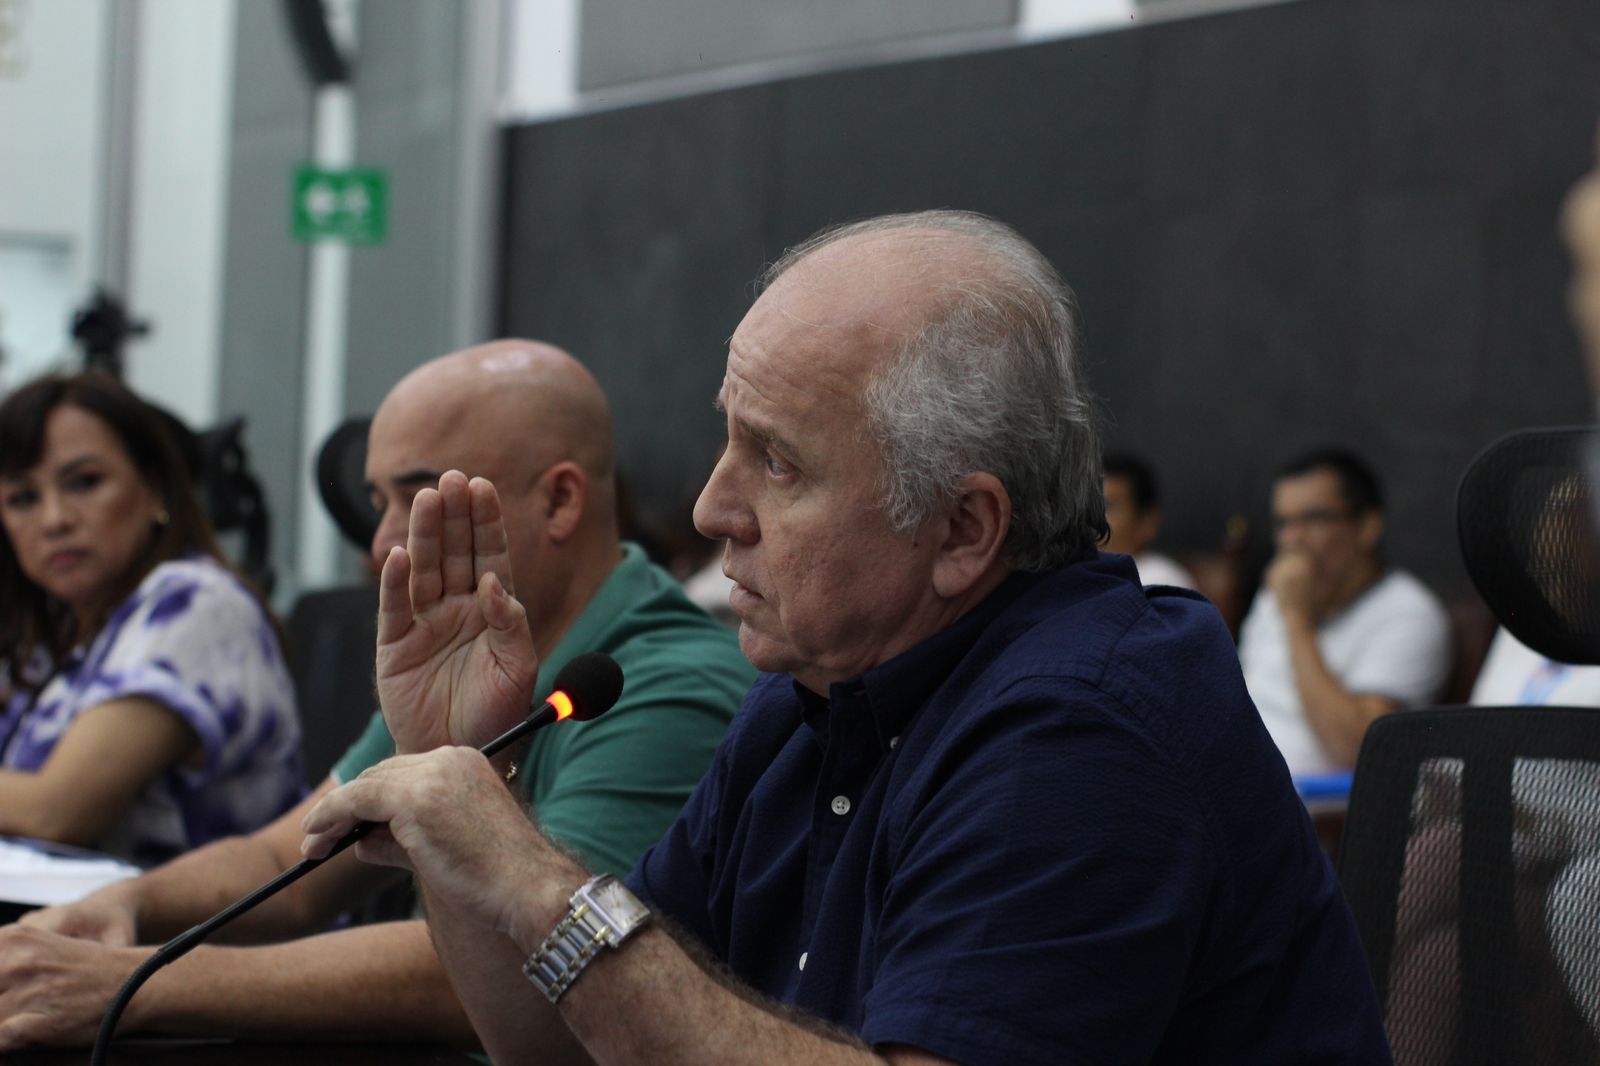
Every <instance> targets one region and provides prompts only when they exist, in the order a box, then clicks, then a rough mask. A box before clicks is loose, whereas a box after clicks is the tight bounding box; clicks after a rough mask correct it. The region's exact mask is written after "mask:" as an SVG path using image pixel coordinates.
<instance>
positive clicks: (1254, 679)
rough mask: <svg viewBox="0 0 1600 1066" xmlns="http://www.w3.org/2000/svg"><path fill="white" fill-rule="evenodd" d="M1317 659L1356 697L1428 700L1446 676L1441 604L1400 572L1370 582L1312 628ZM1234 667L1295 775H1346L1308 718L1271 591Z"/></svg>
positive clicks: (1253, 617)
mask: <svg viewBox="0 0 1600 1066" xmlns="http://www.w3.org/2000/svg"><path fill="white" fill-rule="evenodd" d="M1317 647H1318V649H1319V650H1320V651H1321V653H1322V661H1323V662H1324V663H1325V664H1326V665H1327V667H1328V670H1329V672H1331V673H1332V674H1333V676H1334V677H1335V678H1337V679H1338V681H1339V684H1340V685H1342V686H1344V688H1345V689H1346V690H1347V691H1349V692H1351V693H1354V694H1356V695H1362V696H1368V695H1376V696H1387V697H1388V698H1389V699H1392V700H1394V701H1396V702H1397V703H1399V704H1400V706H1402V707H1417V706H1422V705H1426V704H1428V703H1431V702H1432V701H1434V700H1435V699H1437V698H1438V696H1439V690H1440V689H1441V688H1442V687H1443V686H1444V682H1445V679H1446V678H1447V677H1448V676H1449V672H1450V622H1449V618H1448V617H1447V616H1446V614H1445V611H1444V608H1443V607H1442V606H1440V604H1439V601H1438V599H1436V598H1435V597H1434V595H1433V593H1431V592H1429V591H1428V590H1427V588H1426V587H1424V586H1423V584H1422V582H1420V581H1418V580H1417V579H1416V578H1414V577H1412V576H1411V575H1410V574H1408V573H1406V572H1405V571H1403V570H1391V571H1389V572H1388V573H1386V574H1385V575H1384V576H1383V577H1381V578H1379V579H1378V580H1377V581H1375V582H1373V584H1372V586H1371V587H1370V588H1368V589H1367V590H1366V591H1365V592H1363V593H1362V594H1361V595H1360V596H1358V597H1356V599H1355V601H1354V602H1352V603H1351V604H1350V605H1349V606H1348V607H1346V608H1345V609H1344V610H1343V611H1341V612H1339V614H1337V615H1335V616H1334V617H1332V618H1330V619H1328V620H1327V621H1325V622H1323V623H1322V625H1320V626H1318V627H1317ZM1239 664H1240V666H1242V667H1243V668H1244V680H1245V684H1246V685H1247V686H1248V687H1249V689H1250V698H1251V699H1252V700H1254V701H1255V705H1256V709H1257V710H1259V711H1260V712H1261V720H1262V721H1263V722H1265V723H1266V726H1267V731H1268V732H1269V733H1271V734H1272V739H1273V740H1274V741H1275V742H1276V743H1277V745H1278V750H1279V751H1281V752H1282V753H1283V758H1284V761H1285V762H1287V763H1288V764H1289V772H1290V773H1292V774H1318V773H1329V772H1332V771H1334V770H1348V769H1349V767H1348V766H1344V765H1339V764H1336V763H1334V762H1332V761H1331V760H1330V759H1329V758H1328V756H1327V754H1326V753H1325V752H1324V751H1323V750H1322V745H1321V744H1319V743H1318V742H1317V738H1316V734H1315V733H1313V732H1312V730H1311V726H1310V724H1309V723H1308V722H1307V721H1306V716H1305V709H1304V707H1303V706H1302V705H1301V703H1300V692H1299V689H1298V688H1297V687H1296V686H1295V678H1294V667H1293V665H1292V664H1291V662H1290V660H1289V636H1288V631H1287V630H1286V629H1285V627H1284V624H1283V615H1282V613H1281V612H1280V611H1279V610H1278V601H1277V599H1276V597H1274V596H1273V595H1272V592H1271V591H1270V590H1268V589H1265V588H1263V589H1262V590H1261V592H1260V594H1259V595H1257V596H1256V600H1255V603H1253V604H1252V605H1251V606H1250V613H1249V614H1248V615H1246V616H1245V620H1244V626H1243V628H1242V629H1241V630H1240V634H1239Z"/></svg>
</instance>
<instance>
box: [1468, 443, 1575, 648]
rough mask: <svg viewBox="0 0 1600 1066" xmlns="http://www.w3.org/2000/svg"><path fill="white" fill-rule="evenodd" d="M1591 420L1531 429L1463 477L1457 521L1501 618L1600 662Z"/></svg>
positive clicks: (1546, 644)
mask: <svg viewBox="0 0 1600 1066" xmlns="http://www.w3.org/2000/svg"><path fill="white" fill-rule="evenodd" d="M1597 441H1600V433H1597V431H1596V430H1594V429H1592V428H1589V427H1579V428H1569V429H1535V430H1523V431H1520V432H1517V433H1512V434H1509V435H1507V436H1505V437H1502V438H1500V439H1499V440H1497V441H1495V442H1494V443H1493V444H1491V445H1489V447H1487V448H1485V449H1484V450H1483V452H1482V453H1480V454H1479V455H1478V457H1477V458H1476V459H1474V460H1473V461H1472V464H1471V465H1470V466H1468V467H1467V472H1466V473H1465V474H1464V475H1462V478H1461V485H1460V488H1459V489H1458V490H1457V493H1456V525H1457V531H1458V533H1459V535H1460V539H1461V555H1462V558H1463V560H1464V561H1465V562H1466V565H1467V573H1468V574H1470V575H1471V576H1472V581H1473V583H1474V584H1475V585H1476V586H1477V588H1478V592H1479V594H1480V595H1482V596H1483V599H1484V602H1486V603H1487V604H1488V605H1489V609H1490V610H1491V611H1493V612H1494V616H1495V617H1496V618H1497V619H1499V621H1500V624H1501V625H1503V626H1505V627H1506V628H1507V629H1508V630H1510V631H1511V633H1512V635H1513V636H1515V637H1516V638H1517V639H1518V640H1520V641H1522V643H1524V644H1526V645H1528V647H1530V648H1532V649H1534V650H1535V651H1537V652H1539V653H1541V654H1543V655H1545V656H1547V657H1549V658H1551V659H1555V660H1556V661H1558V662H1564V663H1582V664H1596V663H1600V537H1596V536H1595V532H1594V529H1595V525H1594V515H1595V513H1596V508H1595V503H1594V491H1593V479H1592V478H1591V476H1590V463H1589V459H1590V457H1591V455H1593V454H1594V452H1595V449H1596V448H1597V447H1600V442H1597Z"/></svg>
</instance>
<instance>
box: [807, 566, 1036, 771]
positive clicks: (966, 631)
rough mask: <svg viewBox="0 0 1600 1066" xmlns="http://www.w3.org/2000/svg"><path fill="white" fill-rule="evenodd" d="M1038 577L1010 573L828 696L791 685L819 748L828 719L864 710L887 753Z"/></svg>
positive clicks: (824, 740) (838, 684) (836, 686)
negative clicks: (957, 614)
mask: <svg viewBox="0 0 1600 1066" xmlns="http://www.w3.org/2000/svg"><path fill="white" fill-rule="evenodd" d="M1040 576H1041V575H1038V574H1021V573H1017V574H1012V575H1011V576H1009V577H1007V578H1006V579H1005V581H1003V582H1001V583H1000V586H999V587H998V588H996V589H995V590H994V591H993V592H991V593H989V595H988V596H986V597H984V599H983V601H982V602H981V603H979V604H978V605H977V606H976V607H974V608H972V610H970V611H968V612H967V613H966V614H964V615H962V616H961V617H960V618H958V619H956V620H955V621H954V622H953V623H951V624H950V625H948V626H946V627H945V628H943V629H941V630H939V631H938V632H937V633H935V634H933V635H932V636H930V637H928V638H927V639H925V640H923V641H922V642H921V643H920V644H917V645H916V646H914V647H912V648H909V649H907V650H906V651H903V652H901V653H900V654H899V655H896V656H895V657H894V658H892V659H890V660H888V661H887V662H883V663H879V664H878V665H877V666H874V667H873V668H872V669H870V670H868V671H867V672H866V673H864V674H862V675H860V676H859V677H854V678H849V679H847V680H844V681H837V682H835V683H834V684H833V685H832V686H831V687H830V688H829V690H828V698H827V699H823V698H822V697H821V696H819V695H817V694H816V693H814V692H812V691H811V690H810V689H808V688H806V687H805V686H803V685H801V684H800V683H799V682H798V681H795V682H793V684H794V691H795V695H796V696H797V697H798V698H799V701H800V708H801V714H802V715H803V717H804V719H805V723H806V725H807V726H809V727H810V728H811V730H812V732H813V733H814V734H815V735H816V739H817V742H818V743H819V744H826V743H827V739H828V719H829V717H830V716H831V715H832V714H834V713H835V712H843V713H851V714H854V713H858V712H865V713H868V714H870V715H871V716H872V723H873V727H874V731H875V732H876V734H877V738H878V744H879V745H880V747H881V748H882V749H883V750H884V751H885V752H887V751H888V750H889V749H890V748H891V746H892V742H893V741H895V740H897V739H898V738H899V736H900V734H901V732H903V731H904V729H905V728H906V726H907V725H908V724H909V723H910V721H911V718H912V716H913V715H915V714H916V712H917V709H918V708H919V707H921V706H922V705H923V704H924V703H926V702H927V701H928V698H929V697H930V696H932V695H933V693H934V691H935V690H936V689H938V687H939V686H940V685H942V684H944V681H945V678H947V677H949V675H950V672H951V671H952V670H954V669H955V667H956V664H957V663H959V662H960V661H961V660H962V659H963V658H965V657H966V654H967V652H968V651H970V650H971V649H972V646H973V645H974V644H976V643H977V641H978V638H979V636H981V635H982V633H983V631H984V630H985V629H987V628H988V626H989V623H991V622H993V621H994V620H995V618H996V617H998V616H999V615H1000V614H1001V612H1003V611H1004V610H1005V609H1006V608H1007V607H1009V606H1010V605H1011V604H1012V603H1014V602H1015V601H1016V600H1017V598H1018V597H1020V596H1021V595H1022V594H1023V593H1024V592H1026V591H1027V590H1028V589H1029V588H1031V587H1032V586H1033V585H1034V584H1035V583H1036V582H1037V581H1038V580H1039V579H1040Z"/></svg>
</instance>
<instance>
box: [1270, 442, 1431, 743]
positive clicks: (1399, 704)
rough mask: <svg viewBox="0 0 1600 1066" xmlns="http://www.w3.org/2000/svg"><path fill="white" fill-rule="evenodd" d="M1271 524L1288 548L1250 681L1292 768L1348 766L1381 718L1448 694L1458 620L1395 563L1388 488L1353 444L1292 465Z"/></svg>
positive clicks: (1281, 553)
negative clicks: (1388, 561) (1390, 559)
mask: <svg viewBox="0 0 1600 1066" xmlns="http://www.w3.org/2000/svg"><path fill="white" fill-rule="evenodd" d="M1272 525H1273V530H1274V536H1275V537H1276V540H1277V555H1276V556H1275V557H1274V558H1273V560H1272V563H1271V565H1270V566H1268V568H1267V573H1266V577H1265V578H1264V580H1263V583H1262V588H1261V592H1260V593H1259V594H1258V595H1257V596H1256V600H1255V603H1253V604H1251V606H1250V613H1249V614H1247V615H1246V616H1245V620H1244V626H1243V628H1242V629H1241V631H1240V635H1239V660H1240V663H1241V665H1242V666H1243V667H1244V679H1245V682H1246V684H1248V685H1249V686H1250V698H1251V699H1253V700H1254V701H1255V704H1256V707H1257V709H1259V710H1260V712H1261V719H1262V721H1264V722H1265V723H1266V724H1267V729H1268V731H1269V732H1271V734H1272V739H1273V740H1274V741H1276V742H1277V745H1278V750H1279V751H1281V752H1283V757H1284V760H1285V761H1286V762H1287V763H1288V764H1289V772H1290V773H1293V774H1314V773H1326V772H1329V771H1333V770H1342V769H1348V768H1349V767H1351V766H1354V765H1355V761H1356V751H1357V750H1358V749H1359V748H1360V747H1361V738H1362V737H1363V736H1364V735H1365V734H1366V731H1367V726H1368V725H1369V724H1371V722H1372V720H1373V719H1374V718H1376V717H1378V716H1379V715H1380V714H1387V713H1388V712H1390V711H1394V710H1399V709H1401V708H1404V707H1413V706H1417V705H1419V704H1425V703H1428V702H1430V701H1431V700H1433V699H1435V698H1436V697H1437V696H1438V693H1439V689H1440V687H1441V686H1442V685H1443V684H1444V681H1445V677H1446V675H1447V674H1448V673H1449V671H1450V625H1449V619H1448V617H1447V616H1446V614H1445V611H1444V608H1443V607H1442V606H1440V604H1439V602H1438V600H1436V599H1435V598H1434V596H1433V594H1432V593H1431V592H1429V591H1428V590H1427V589H1426V588H1425V587H1424V586H1423V585H1422V583H1421V582H1420V581H1418V580H1417V579H1416V578H1414V577H1412V576H1411V575H1410V574H1408V573H1406V572H1405V571H1403V570H1397V569H1393V568H1390V567H1387V566H1385V564H1384V562H1383V553H1382V545H1383V528H1384V520H1383V496H1382V490H1381V489H1380V488H1379V486H1378V479H1377V475H1376V474H1374V473H1373V472H1372V469H1371V467H1369V466H1368V465H1367V464H1366V462H1365V461H1363V460H1362V459H1360V458H1358V457H1357V456H1355V455H1353V454H1351V453H1350V452H1347V451H1343V450H1341V449H1337V448H1325V449H1321V450H1318V451H1314V452H1310V453H1308V454H1306V455H1304V456H1301V457H1300V458H1299V459H1296V460H1295V461H1293V462H1291V463H1289V464H1288V465H1287V466H1285V467H1283V468H1282V469H1281V470H1280V471H1279V472H1278V475H1277V477H1276V479H1275V480H1274V481H1273V485H1272Z"/></svg>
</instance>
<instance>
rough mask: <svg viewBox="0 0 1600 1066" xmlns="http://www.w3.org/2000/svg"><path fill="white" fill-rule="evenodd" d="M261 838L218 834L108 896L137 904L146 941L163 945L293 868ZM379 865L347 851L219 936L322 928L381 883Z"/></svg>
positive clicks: (255, 938) (240, 939)
mask: <svg viewBox="0 0 1600 1066" xmlns="http://www.w3.org/2000/svg"><path fill="white" fill-rule="evenodd" d="M288 865H289V864H288V863H286V862H285V861H284V860H283V859H282V858H281V857H280V856H278V855H277V854H276V853H275V852H273V851H272V850H271V849H270V848H268V847H266V846H265V845H264V844H263V843H262V842H261V841H260V840H259V839H257V838H255V837H233V838H229V839H227V840H219V841H217V842H215V843H213V844H209V845H207V846H206V847H204V848H200V849H198V850H196V851H192V852H190V853H188V854H187V855H183V856H181V857H179V858H177V859H174V860H173V861H172V862H170V863H168V864H166V865H165V866H160V867H157V868H156V869H154V870H152V871H150V872H149V873H147V874H145V875H143V876H142V877H138V878H135V879H134V880H132V881H127V882H123V883H120V884H117V885H113V886H111V887H110V888H109V889H107V890H105V895H106V897H107V898H108V899H114V900H118V901H121V902H123V903H125V904H126V905H128V906H130V907H131V908H132V909H133V913H134V917H135V921H136V922H137V928H138V936H139V941H140V942H141V943H161V942H163V941H166V940H168V939H170V938H172V937H174V936H176V935H178V934H179V933H181V932H183V931H184V930H185V929H188V928H189V927H190V926H193V925H196V924H198V923H200V922H203V921H205V920H206V919H207V918H209V917H211V916H212V915H213V914H215V913H217V912H218V911H220V910H222V909H223V908H224V907H226V906H228V905H229V904H230V903H233V902H234V901H235V900H237V899H239V898H240V897H241V896H243V895H245V894H246V893H248V892H250V891H252V890H253V889H255V888H256V887H257V886H258V885H261V884H263V883H265V882H266V881H268V880H270V879H272V878H274V877H276V876H277V875H278V874H280V873H282V872H283V871H284V870H285V869H287V867H288ZM381 876H382V872H381V871H376V870H374V869H372V868H371V867H367V866H364V865H363V864H361V863H360V862H358V861H356V859H355V858H354V857H353V856H351V855H348V854H345V855H338V856H335V857H334V858H333V859H332V860H330V861H329V862H328V863H327V864H326V865H325V866H324V867H322V868H320V869H318V870H317V871H316V872H315V873H313V874H311V875H309V876H308V877H306V878H305V879H303V880H301V881H299V882H297V883H296V884H294V885H291V886H290V887H289V888H287V889H285V890H284V891H282V892H280V893H278V894H277V895H276V896H273V897H272V898H271V899H269V900H267V901H266V902H264V903H262V904H261V905H259V906H257V907H256V908H254V909H253V910H251V911H249V912H247V913H246V914H244V915H242V916H241V917H239V918H238V919H236V920H235V921H233V922H231V923H230V924H228V925H227V926H224V927H223V928H222V929H221V930H219V931H218V933H217V936H216V938H215V939H216V940H217V941H218V942H231V943H259V942H263V941H269V940H281V939H285V938H288V937H293V936H302V935H304V934H305V933H307V932H309V931H311V930H313V929H316V928H319V927H321V926H323V925H325V924H326V923H327V922H328V921H330V920H331V919H332V917H333V915H334V914H336V913H337V912H338V911H339V910H340V909H341V907H342V906H347V905H348V904H349V901H350V900H351V899H352V898H355V897H358V896H359V895H360V894H362V893H363V892H365V891H366V890H368V889H369V888H370V887H372V886H374V885H376V884H377V883H379V880H380V878H381Z"/></svg>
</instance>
